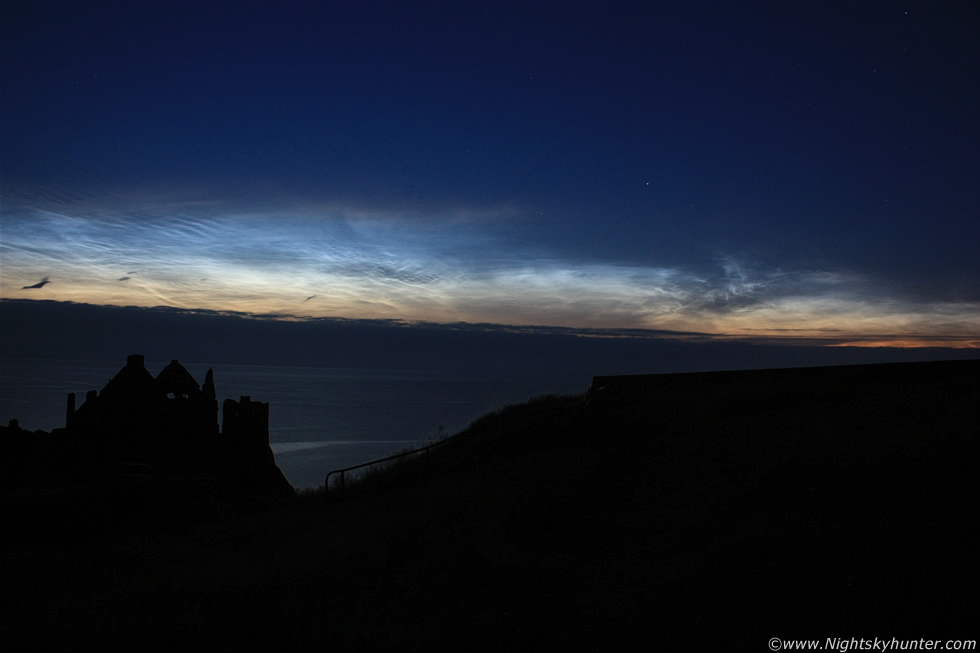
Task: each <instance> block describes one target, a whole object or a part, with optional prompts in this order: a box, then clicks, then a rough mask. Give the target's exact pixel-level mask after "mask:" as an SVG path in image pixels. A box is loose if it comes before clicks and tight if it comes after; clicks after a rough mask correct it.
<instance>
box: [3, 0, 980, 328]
mask: <svg viewBox="0 0 980 653" xmlns="http://www.w3.org/2000/svg"><path fill="white" fill-rule="evenodd" d="M978 27H980V9H978V5H977V3H974V2H940V3H936V2H887V3H878V2H867V3H836V2H820V3H809V2H792V3H772V2H751V1H749V2H741V3H716V2H710V3H709V2H703V3H702V2H690V3H680V2H662V3H657V2H646V3H634V2H536V3H512V2H482V3H476V2H448V1H446V2H427V3H422V2H398V3H392V2H363V3H340V2H324V3H305V2H295V3H259V2H255V3H200V2H193V3H184V2H150V3H105V2H85V1H79V2H38V1H33V2H17V1H15V2H8V3H5V6H4V9H3V10H2V20H0V53H2V81H0V97H2V98H3V99H2V100H0V148H2V149H0V155H2V158H0V162H2V165H0V191H2V204H0V264H2V275H0V297H3V298H5V299H50V300H58V301H72V302H83V303H90V304H112V305H120V306H146V307H149V306H170V307H182V308H189V309H197V308H199V309H208V310H216V311H234V312H240V313H246V314H257V315H264V316H270V315H272V316H277V317H280V318H281V319H306V318H310V317H329V316H335V317H348V318H360V319H364V318H368V319H372V318H383V319H389V320H390V319H396V320H404V321H408V322H413V321H421V322H471V323H477V322H479V323H497V324H510V325H549V326H561V327H571V328H577V329H589V330H594V329H603V328H610V329H625V328H628V329H656V330H674V331H683V332H697V333H702V334H711V335H713V336H717V337H719V338H750V339H751V338H766V339H770V340H771V339H777V340H779V339H782V340H785V341H786V342H792V341H806V342H809V343H813V342H826V343H827V344H834V345H844V344H851V345H883V344H887V345H891V346H922V345H939V346H952V347H980V265H978V264H977V251H978V246H977V243H980V219H978V216H980V201H978V200H980V157H978V155H977V153H978V152H980V121H978V120H977V119H976V116H978V115H980V84H978V83H977V80H978V79H980V45H978V40H977V39H976V34H977V29H978ZM45 280H47V283H43V282H44V281H45ZM590 333H594V332H593V331H590Z"/></svg>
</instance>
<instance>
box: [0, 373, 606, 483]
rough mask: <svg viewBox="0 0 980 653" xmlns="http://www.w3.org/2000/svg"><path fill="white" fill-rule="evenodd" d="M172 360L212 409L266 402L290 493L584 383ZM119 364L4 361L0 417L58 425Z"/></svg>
mask: <svg viewBox="0 0 980 653" xmlns="http://www.w3.org/2000/svg"><path fill="white" fill-rule="evenodd" d="M167 363H169V361H150V360H148V361H147V362H146V367H147V369H148V370H149V371H150V373H151V374H153V375H154V376H156V375H157V374H158V373H159V372H160V370H162V369H163V367H164V366H165V365H166V364H167ZM181 364H182V365H183V366H184V367H185V368H187V370H188V371H189V372H190V373H191V374H192V375H193V376H194V378H195V379H196V380H197V381H198V383H203V382H204V378H205V375H206V373H207V371H208V369H209V368H213V369H214V380H215V386H216V388H217V395H218V401H219V405H220V403H221V402H222V401H224V400H225V399H228V398H231V399H239V398H240V397H241V396H246V395H247V396H249V397H251V398H252V400H253V401H262V402H268V403H269V404H270V406H269V440H270V445H271V447H272V451H273V453H274V454H275V458H276V462H277V464H278V465H279V468H280V469H281V470H282V472H283V474H285V476H286V478H287V479H288V480H289V482H290V483H292V485H293V487H295V488H297V489H305V488H315V487H317V486H320V485H323V482H324V478H325V477H326V475H327V473H329V472H330V471H332V470H335V469H341V468H345V467H351V466H354V465H359V464H361V463H365V462H369V461H371V460H376V459H378V458H383V457H385V456H387V455H390V454H393V453H396V452H399V451H403V450H405V449H409V448H415V447H419V446H424V445H425V444H428V443H431V442H433V441H435V440H437V439H439V438H442V437H444V436H447V435H451V434H453V433H455V432H458V431H459V430H462V429H463V428H465V427H466V426H467V425H469V424H470V423H471V422H472V421H473V420H475V419H476V418H478V417H480V416H481V415H484V414H486V413H488V412H491V411H494V410H497V409H499V408H502V407H504V406H506V405H508V404H513V403H518V402H523V401H526V400H527V399H530V398H532V397H536V396H540V395H546V394H578V393H581V392H584V391H585V390H586V389H587V388H588V386H589V383H591V380H592V379H591V377H590V376H588V375H584V374H576V373H573V372H568V371H555V372H545V371H542V372H534V371H517V372H503V371H493V372H487V371H482V370H473V371H426V370H411V371H407V370H374V369H370V370H369V369H335V368H320V367H286V366H269V365H236V364H219V365H208V364H200V363H193V362H184V361H181ZM124 365H125V361H100V360H67V361H66V360H46V359H27V358H25V359H4V360H2V361H0V420H2V422H0V423H3V424H7V423H9V422H10V420H12V419H17V420H18V423H19V425H20V426H21V428H23V429H26V430H28V431H35V430H44V431H50V430H52V429H54V428H59V427H62V426H64V424H65V406H66V398H67V395H68V393H69V392H74V393H75V394H76V396H77V401H78V404H81V403H82V402H83V401H84V397H85V393H86V392H87V391H89V390H101V389H102V388H103V387H104V386H105V384H106V383H107V382H108V381H109V379H111V378H112V377H114V376H115V375H116V374H117V373H118V372H119V370H120V369H121V368H122V367H123V366H124ZM219 410H220V409H219ZM219 421H220V415H219ZM27 437H29V436H27Z"/></svg>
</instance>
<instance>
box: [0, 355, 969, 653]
mask: <svg viewBox="0 0 980 653" xmlns="http://www.w3.org/2000/svg"><path fill="white" fill-rule="evenodd" d="M978 372H980V364H978V363H968V364H964V365H950V366H947V365H942V364H939V365H909V366H874V367H873V368H853V369H843V368H842V369H826V370H786V371H776V372H745V373H729V374H715V375H664V376H661V377H657V378H655V379H652V380H649V383H648V384H647V381H643V382H642V383H640V386H642V389H641V390H636V388H632V389H631V388H628V387H623V388H619V389H617V388H614V387H611V390H612V392H611V393H606V394H604V395H603V394H599V393H594V394H593V395H592V396H591V397H590V398H589V401H588V402H584V401H582V400H581V398H578V397H545V398H539V399H536V400H534V401H531V402H528V403H526V404H522V405H515V406H508V407H505V408H502V409H501V410H499V411H494V412H493V413H492V414H488V415H486V416H484V417H481V418H480V419H478V420H476V421H474V422H473V424H471V425H470V426H469V427H467V428H466V429H464V430H463V431H461V432H460V433H458V434H456V435H455V436H454V437H453V438H450V439H449V440H448V441H447V442H446V443H444V444H442V445H440V446H438V447H436V448H435V449H432V450H431V451H432V456H433V457H432V459H431V460H430V461H429V467H428V468H426V467H420V466H419V465H420V464H421V463H420V461H419V460H418V459H417V458H412V457H411V456H409V457H407V458H409V460H408V461H406V462H404V463H395V464H392V465H391V466H390V467H385V468H383V469H382V470H380V471H378V472H376V474H375V475H374V477H373V480H372V481H370V483H369V484H365V485H364V486H362V490H363V491H359V492H353V493H351V494H349V495H347V497H346V498H345V499H344V500H339V501H319V500H300V501H296V502H292V503H290V504H286V505H282V506H280V507H278V508H275V509H270V510H266V511H264V512H252V513H249V514H243V515H240V516H238V517H235V518H229V519H222V520H219V521H215V522H211V523H201V524H197V525H190V526H187V527H183V528H181V529H177V530H173V531H170V532H156V533H152V534H149V535H141V534H140V533H138V532H135V533H134V532H126V533H114V534H112V535H111V536H105V537H102V538H101V539H99V538H96V537H94V536H93V538H91V539H89V540H86V542H87V543H83V542H82V541H80V540H76V539H72V538H71V537H67V536H62V537H60V538H55V539H51V540H45V541H44V542H42V543H37V542H35V543H34V544H33V545H31V546H26V545H21V544H18V542H17V540H16V539H10V538H8V540H7V541H6V542H5V544H4V547H5V548H4V551H5V556H6V561H7V562H8V563H9V564H8V565H7V567H6V568H7V569H9V570H10V573H8V574H7V578H5V581H6V583H7V587H8V595H10V596H17V597H18V598H19V600H18V601H16V602H15V603H14V604H13V605H11V606H10V609H9V610H7V611H6V612H5V613H4V617H3V618H4V620H5V621H4V624H3V626H4V629H5V630H4V632H6V633H14V632H16V631H17V629H19V628H29V629H30V631H31V632H32V634H34V637H35V641H36V642H37V643H38V647H39V648H42V647H43V646H42V644H45V643H46V642H44V641H42V640H44V639H45V638H48V637H54V636H55V635H57V634H58V633H62V634H66V635H68V636H69V637H70V641H71V643H72V647H74V648H85V647H86V645H95V644H96V643H104V642H105V641H107V640H110V641H111V640H115V641H125V642H133V641H139V642H141V647H145V646H149V647H150V648H160V649H168V650H172V649H173V648H176V647H178V646H186V645H187V644H188V643H189V642H193V643H194V644H195V645H197V646H211V647H217V648H223V649H229V648H235V647H244V646H248V647H250V648H255V647H257V646H258V647H266V648H272V647H275V648H277V649H283V650H287V649H288V650H310V649H314V648H316V649H320V648H331V647H332V648H338V649H340V650H392V649H398V650H406V649H409V650H419V649H432V650H446V649H454V650H455V649H465V650H518V649H519V650H527V649H528V648H544V647H549V648H563V649H564V648H569V649H571V648H573V647H577V648H582V647H586V648H589V649H590V650H600V649H602V650H609V649H619V648H625V647H644V648H654V649H655V648H658V647H659V648H670V649H692V648H702V647H703V645H704V643H705V641H706V640H708V639H709V638H710V639H713V640H715V641H716V642H717V643H724V644H726V645H727V646H728V647H729V648H757V647H759V646H764V645H765V643H766V642H768V640H769V638H771V637H775V636H785V637H790V638H792V637H801V638H802V637H819V638H826V637H828V636H838V635H837V633H842V632H843V633H852V634H854V636H856V637H862V636H868V637H875V636H885V637H891V636H892V635H891V634H889V633H892V634H894V635H895V636H898V637H901V636H902V633H908V634H909V636H914V635H915V636H918V635H916V634H917V633H918V634H921V636H926V637H930V636H933V635H931V634H930V633H936V635H935V636H936V637H943V638H946V637H949V638H954V637H963V636H970V635H971V633H970V629H972V628H973V627H974V626H973V624H974V623H975V609H976V604H975V603H976V602H975V601H973V600H972V599H970V598H969V597H970V596H972V592H973V590H974V589H975V587H976V585H977V582H978V581H980V570H978V566H977V564H976V563H975V551H974V546H973V542H974V540H973V536H972V521H973V520H972V518H971V515H972V514H973V512H974V511H975V505H976V502H977V499H978V498H980V487H978V485H980V483H978V480H977V476H976V474H975V470H974V467H975V465H976V460H977V458H978V456H977V454H978V450H980V447H978V435H980V411H978V402H980V399H978V397H980V388H978V383H980V374H978ZM644 384H647V385H649V387H647V385H644ZM638 387H639V386H638ZM307 498H309V499H314V498H322V496H320V495H318V494H317V493H316V492H307V493H303V499H307ZM964 597H966V598H964ZM913 631H914V632H913ZM147 633H153V637H152V640H150V641H149V642H148V639H147V637H146V634H147ZM848 636H850V635H848ZM718 640H720V641H718ZM62 648H65V647H62Z"/></svg>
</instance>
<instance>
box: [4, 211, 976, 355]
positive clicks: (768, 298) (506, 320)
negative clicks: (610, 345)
mask: <svg viewBox="0 0 980 653" xmlns="http://www.w3.org/2000/svg"><path fill="white" fill-rule="evenodd" d="M119 204H120V200H119V199H116V200H115V201H114V204H113V206H117V207H118V206H119ZM512 219H513V218H512V217H511V216H508V215H506V214H501V215H497V216H495V215H492V214H486V215H476V214H475V212H470V213H469V214H467V215H464V216H453V215H444V216H434V217H429V218H427V219H425V220H424V223H423V224H421V225H420V224H419V222H420V219H418V218H415V217H413V216H404V215H397V214H381V213H377V214H369V213H366V212H364V211H356V210H344V209H343V208H337V207H305V208H302V209H293V210H282V211H281V212H279V213H275V212H271V211H268V210H266V211H256V212H253V213H248V212H245V211H241V212H233V213H225V212H223V211H222V210H221V209H220V208H215V207H213V206H208V205H206V204H203V203H202V204H189V205H186V206H182V205H180V204H179V203H177V202H176V201H174V202H158V203H157V204H155V205H152V206H140V207H137V208H124V209H102V210H98V209H94V208H92V207H91V205H89V206H85V205H80V206H71V205H65V203H62V204H61V205H60V206H59V207H58V209H57V210H53V209H41V208H37V207H20V208H18V209H17V210H10V211H9V212H8V213H6V214H5V221H4V239H3V243H2V256H3V262H4V275H3V279H2V281H0V284H2V285H0V290H2V296H3V297H4V298H44V299H54V300H60V301H73V302H84V303H96V304H111V305H119V306H143V307H150V306H170V307H180V308H203V309H209V310H218V311H234V312H243V313H251V314H262V315H268V314H275V315H278V316H281V317H282V319H302V318H308V317H334V316H336V317H348V318H381V319H397V320H405V321H429V322H495V323H502V324H515V325H549V326H564V327H573V328H589V329H594V328H609V329H657V330H672V331H682V332H698V333H703V334H711V335H715V336H721V337H724V336H728V337H738V336H742V337H752V338H759V337H763V336H765V337H770V338H771V337H781V338H786V339H800V338H805V339H807V340H808V341H813V340H814V339H827V340H829V341H833V343H834V344H861V343H864V344H866V345H867V344H888V345H890V346H921V345H925V344H932V345H935V344H937V343H942V344H943V345H944V346H953V347H976V346H978V344H980V343H978V339H977V333H976V325H977V324H978V323H980V305H978V304H977V303H971V302H959V303H948V302H947V303H941V302H924V301H913V300H910V299H901V298H900V297H897V296H890V295H889V294H888V289H887V288H886V287H885V286H884V285H883V284H881V283H877V282H876V281H875V280H873V279H867V278H863V277H861V276H859V275H856V274H849V273H846V272H842V271H832V270H782V269H771V268H770V269H765V268H760V267H759V266H756V265H754V264H753V262H751V261H745V260H738V259H737V258H735V257H726V258H718V259H717V260H715V261H710V262H709V265H706V266H705V267H704V269H694V268H684V267H657V266H653V265H647V266H639V265H624V264H616V263H614V262H603V261H598V260H597V261H582V260H568V259H562V258H561V257H560V256H558V255H555V254H553V253H549V252H547V251H546V250H545V249H544V248H543V247H542V246H540V245H539V246H537V247H532V246H530V245H527V244H522V243H520V242H512V241H509V240H508V239H507V236H506V235H504V234H505V232H506V231H507V230H506V229H502V228H501V224H503V225H504V226H506V225H507V224H508V223H509V222H510V221H511V220H512ZM41 277H47V278H48V279H49V283H48V284H46V285H45V286H43V287H42V288H36V289H35V288H29V287H28V288H25V286H30V285H32V284H34V283H35V282H37V280H38V279H40V278H41Z"/></svg>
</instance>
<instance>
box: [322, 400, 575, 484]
mask: <svg viewBox="0 0 980 653" xmlns="http://www.w3.org/2000/svg"><path fill="white" fill-rule="evenodd" d="M585 402H586V400H585V399H579V400H578V401H574V402H572V403H570V404H567V405H565V406H555V407H551V408H537V409H533V410H524V411H521V412H519V413H516V415H518V416H519V415H531V414H533V413H543V412H547V411H552V410H566V409H568V408H571V407H573V406H577V405H579V404H583V403H585ZM465 432H466V431H465V430H464V431H460V432H459V433H455V434H453V435H451V436H449V437H448V438H445V439H443V440H439V441H438V442H433V443H432V444H429V445H426V446H424V447H422V448H421V449H412V450H411V451H403V452H401V453H396V454H392V455H390V456H385V457H384V458H378V459H376V460H370V461H368V462H366V463H361V464H359V465H351V466H350V467H344V468H342V469H334V470H331V471H330V472H328V473H327V475H326V477H325V478H324V479H323V491H324V493H325V494H326V495H328V496H329V494H330V477H331V476H333V475H334V474H340V490H339V492H340V494H343V493H344V489H345V483H344V481H345V475H346V474H347V472H351V471H354V470H355V469H361V468H362V467H370V466H371V465H378V464H381V463H384V462H388V461H389V460H395V459H397V458H403V457H405V456H411V455H414V454H421V453H425V454H426V455H427V456H428V453H429V451H430V450H432V449H434V448H436V447H438V446H440V445H443V444H446V443H447V442H450V441H452V440H454V439H455V438H457V437H458V436H460V435H462V434H463V433H465Z"/></svg>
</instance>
